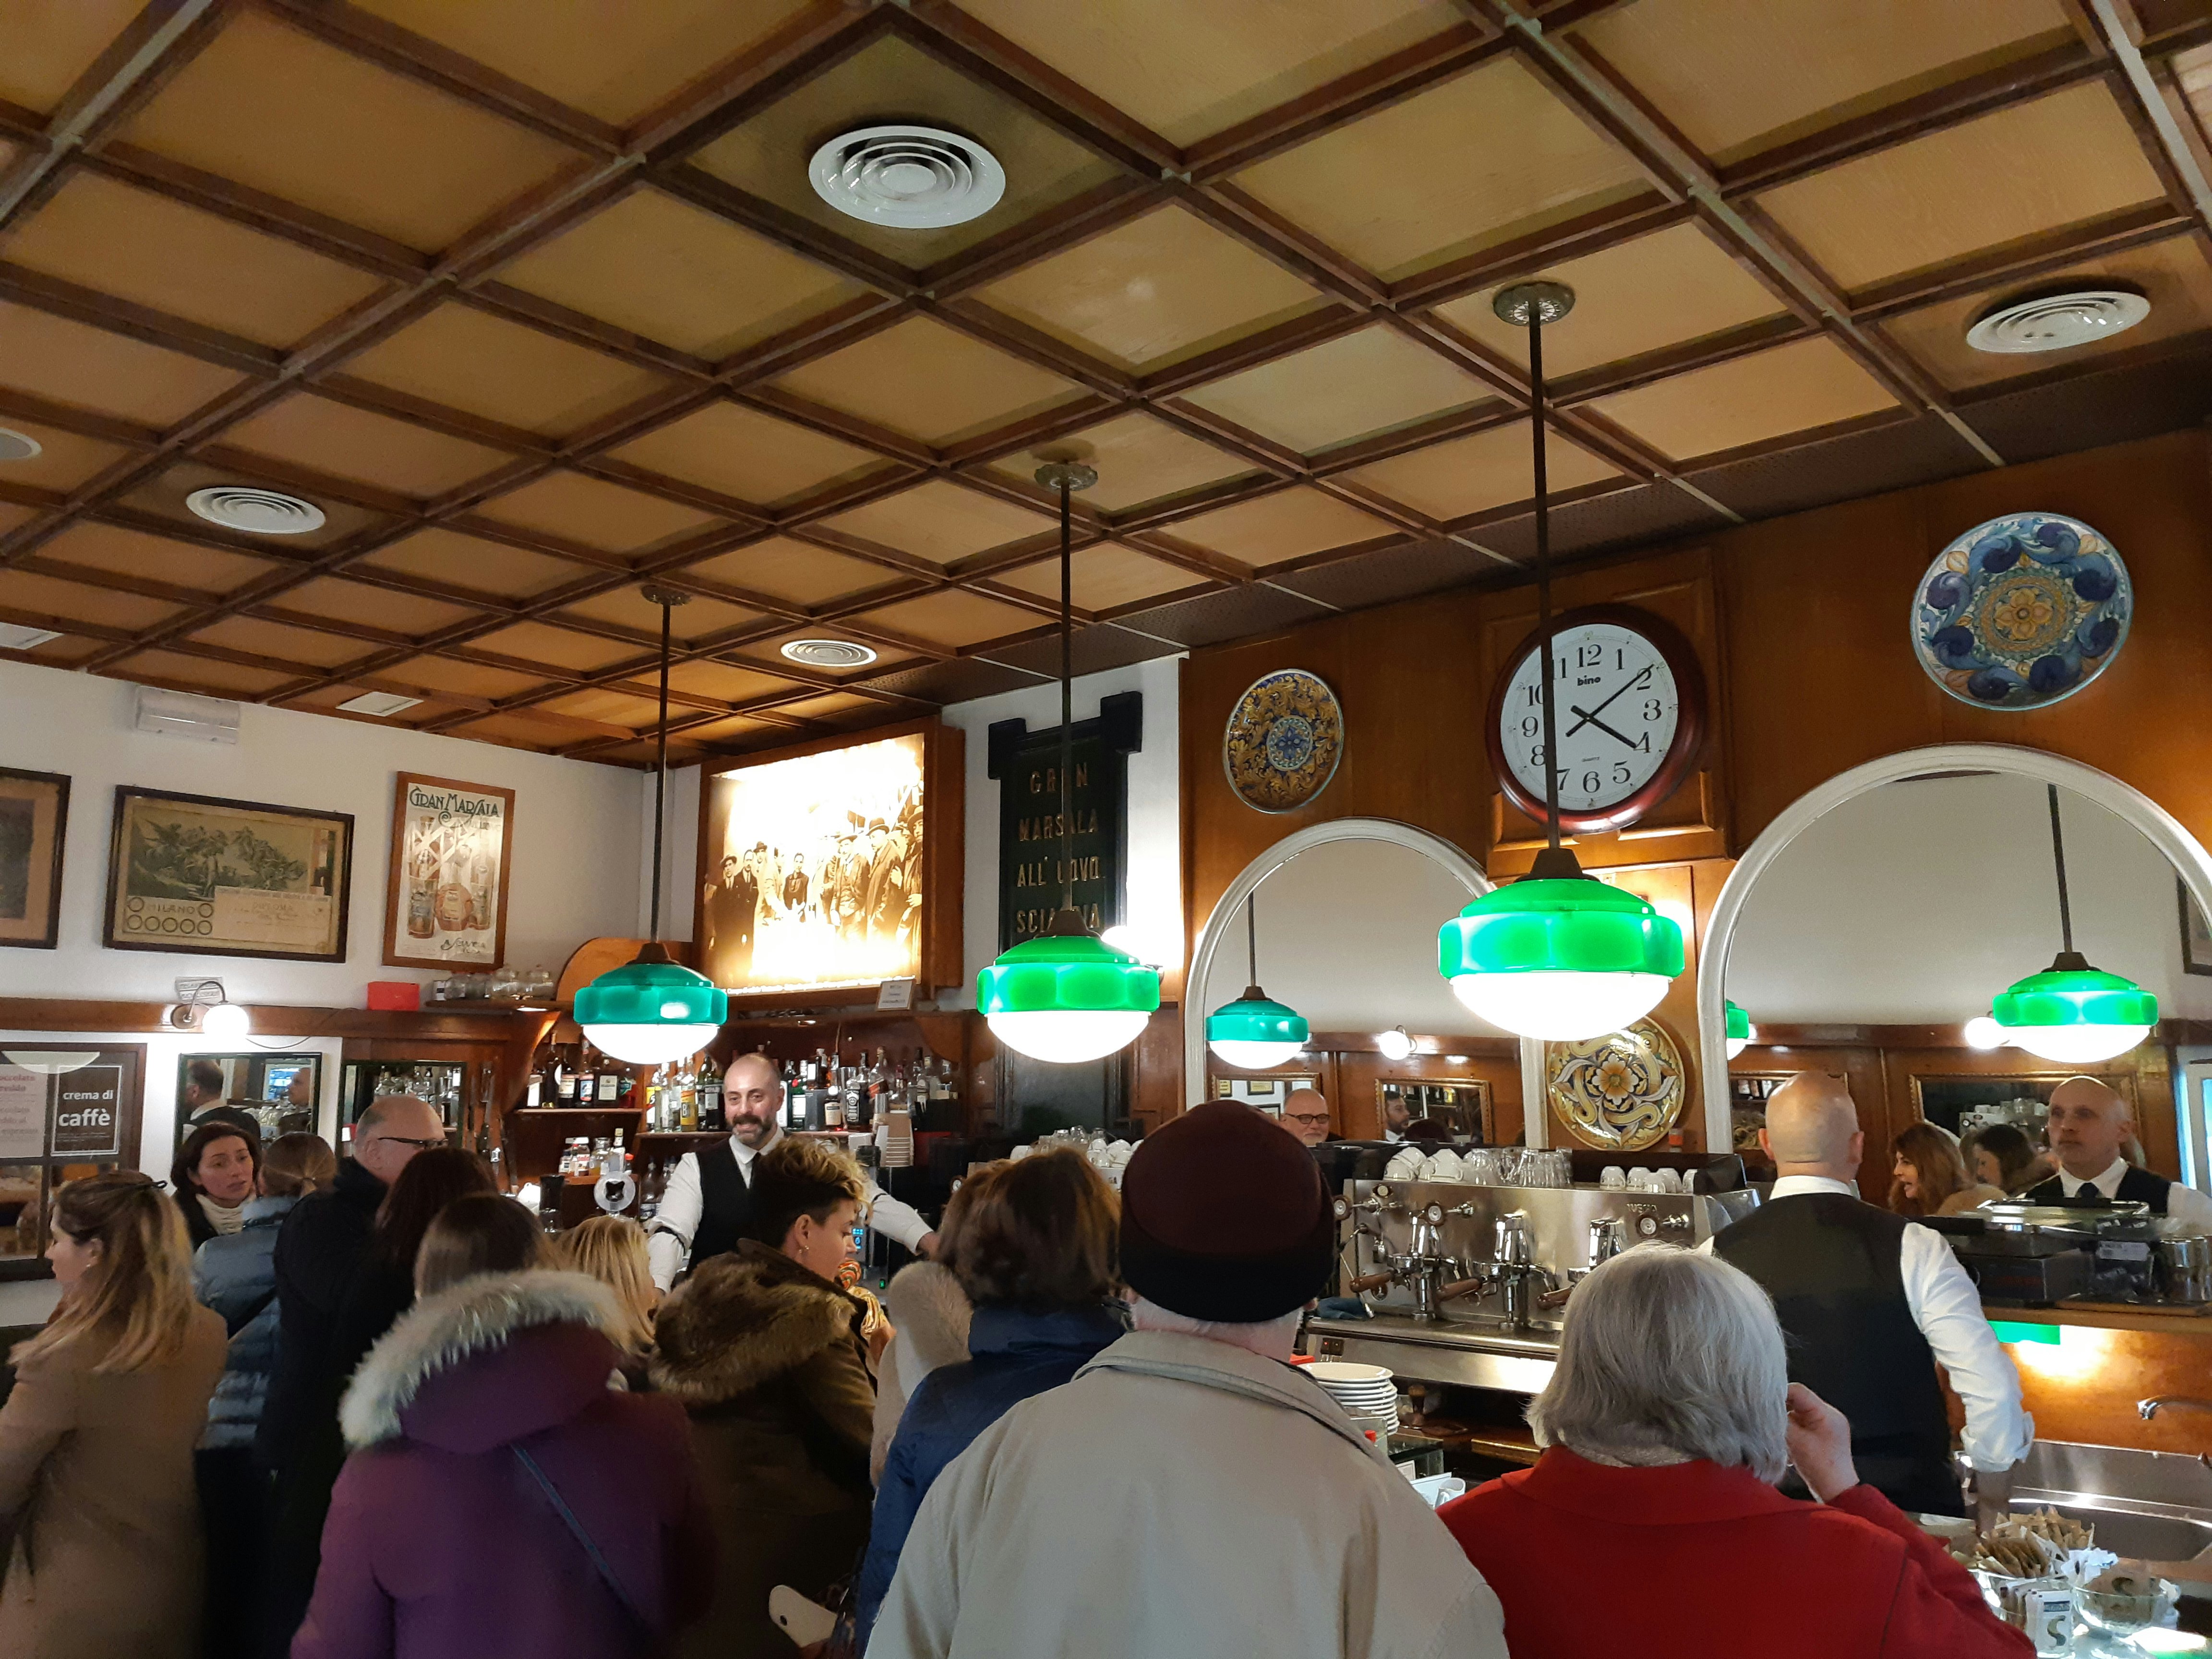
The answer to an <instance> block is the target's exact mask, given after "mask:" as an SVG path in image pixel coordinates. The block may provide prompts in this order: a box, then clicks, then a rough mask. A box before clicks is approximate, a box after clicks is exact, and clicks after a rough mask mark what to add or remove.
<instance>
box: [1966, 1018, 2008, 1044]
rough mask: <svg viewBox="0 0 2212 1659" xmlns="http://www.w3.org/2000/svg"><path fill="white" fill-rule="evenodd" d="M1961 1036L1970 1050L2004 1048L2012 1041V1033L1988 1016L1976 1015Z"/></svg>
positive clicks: (1967, 1023)
mask: <svg viewBox="0 0 2212 1659" xmlns="http://www.w3.org/2000/svg"><path fill="white" fill-rule="evenodd" d="M1960 1035H1961V1036H1964V1037H1965V1038H1966V1046H1967V1047H1968V1048H2003V1047H2004V1046H2005V1044H2006V1043H2007V1042H2009V1041H2010V1040H2011V1033H2010V1032H2008V1031H2007V1030H2005V1028H2004V1027H2003V1026H2002V1025H2000V1024H1997V1023H1996V1021H1995V1020H1993V1019H1991V1018H1990V1017H1989V1016H1988V1015H1987V1014H1976V1015H1975V1016H1974V1017H1973V1018H1972V1019H1970V1020H1968V1021H1967V1022H1966V1029H1965V1030H1963V1031H1962V1032H1961V1033H1960Z"/></svg>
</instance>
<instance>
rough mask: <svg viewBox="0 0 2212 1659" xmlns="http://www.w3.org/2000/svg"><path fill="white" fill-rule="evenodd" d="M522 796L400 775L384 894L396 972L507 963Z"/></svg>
mask: <svg viewBox="0 0 2212 1659" xmlns="http://www.w3.org/2000/svg"><path fill="white" fill-rule="evenodd" d="M513 827H514V791H513V790H512V789H495V788H493V787H490V786H489V785H488V784H482V783H459V782H456V781H454V780H453V779H452V778H425V777H417V776H416V775H415V774H413V773H411V772H402V773H401V774H400V775H399V782H398V789H397V790H396V792H395V793H394V794H393V797H392V861H391V866H390V874H389V877H388V878H387V879H386V883H385V888H384V961H385V965H386V966H387V967H391V968H496V967H498V966H499V965H500V964H501V963H503V962H505V961H506V960H507V855H508V849H509V848H511V847H512V846H513V839H512V837H513Z"/></svg>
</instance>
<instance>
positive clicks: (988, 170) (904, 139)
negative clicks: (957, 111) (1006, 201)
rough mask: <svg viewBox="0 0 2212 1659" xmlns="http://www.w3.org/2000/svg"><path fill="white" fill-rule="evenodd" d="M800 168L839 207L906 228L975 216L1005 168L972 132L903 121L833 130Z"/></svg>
mask: <svg viewBox="0 0 2212 1659" xmlns="http://www.w3.org/2000/svg"><path fill="white" fill-rule="evenodd" d="M806 173H807V176H808V177H809V178H810V179H812V180H813V181H814V193H815V194H816V195H817V196H819V197H821V198H822V199H823V201H825V202H827V203H829V205H830V206H831V207H833V208H836V210H837V211H838V212H840V213H845V214H849V215H851V216H853V217H854V218H855V219H866V220H867V221H868V222H870V223H871V224H878V225H890V226H894V227H896V228H901V229H908V230H921V229H928V228H935V227H938V226H941V225H960V224H965V223H967V222H968V221H969V220H970V219H979V218H981V216H983V215H985V214H987V213H988V212H989V211H990V210H992V209H993V208H994V207H996V206H998V204H999V198H1000V197H1001V196H1004V195H1005V194H1006V169H1005V168H1004V167H1000V165H999V158H998V157H997V156H995V155H992V154H991V152H990V151H989V150H987V149H984V148H983V147H982V145H981V144H979V143H976V142H975V140H974V139H973V138H963V137H961V136H960V135H959V134H958V133H957V132H946V131H943V130H942V129H941V128H938V127H917V126H912V125H906V124H904V123H900V124H896V125H890V126H878V127H859V128H855V129H854V131H851V132H847V133H842V134H840V135H839V136H838V137H835V138H832V139H831V140H830V141H829V143H826V144H824V145H823V146H822V148H821V149H817V150H816V151H815V152H814V158H813V160H812V161H809V162H808V163H807V167H806Z"/></svg>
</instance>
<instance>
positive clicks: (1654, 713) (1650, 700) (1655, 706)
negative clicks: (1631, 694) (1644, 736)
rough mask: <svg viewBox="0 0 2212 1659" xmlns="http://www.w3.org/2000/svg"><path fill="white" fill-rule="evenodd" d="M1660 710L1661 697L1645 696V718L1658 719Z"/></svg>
mask: <svg viewBox="0 0 2212 1659" xmlns="http://www.w3.org/2000/svg"><path fill="white" fill-rule="evenodd" d="M1660 712H1661V711H1660V708H1659V699H1658V698H1656V697H1646V698H1644V719H1645V720H1657V719H1658V718H1659V715H1660Z"/></svg>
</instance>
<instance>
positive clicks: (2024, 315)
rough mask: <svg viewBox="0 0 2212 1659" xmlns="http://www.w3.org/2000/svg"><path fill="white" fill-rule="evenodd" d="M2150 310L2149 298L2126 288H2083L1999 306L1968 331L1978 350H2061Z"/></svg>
mask: <svg viewBox="0 0 2212 1659" xmlns="http://www.w3.org/2000/svg"><path fill="white" fill-rule="evenodd" d="M2149 315H2150V301H2148V300H2146V299H2145V298H2143V296H2142V295H2140V294H2130V293H2129V292H2128V291H2127V290H2126V289H2109V288H2097V289H2077V290H2075V291H2074V292H2072V293H2067V294H2045V295H2038V296H2037V297H2036V298H2034V299H2032V300H2015V301H2013V302H2012V303H2011V304H2010V305H2003V306H1999V307H1997V308H1996V310H1995V311H1992V312H1991V313H1989V315H1988V316H1986V317H1984V318H1983V319H1981V321H1979V322H1978V323H1976V324H1975V325H1973V326H1972V328H1970V329H1968V330H1967V331H1966V343H1967V344H1968V345H1970V346H1972V347H1973V349H1975V350H1977V351H2002V352H2022V351H2063V350H2065V349H2067V348H2068V347H2069V346H2078V345H2087V344H2089V343H2091V342H2092V341H2093V340H2108V339H2110V338H2112V336H2113V335H2115V334H2118V333H2121V332H2123V331H2125V330H2128V329H2130V328H2133V327H2134V326H2135V325H2136V324H2137V323H2139V322H2141V321H2142V319H2144V318H2146V317H2148V316H2149Z"/></svg>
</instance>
